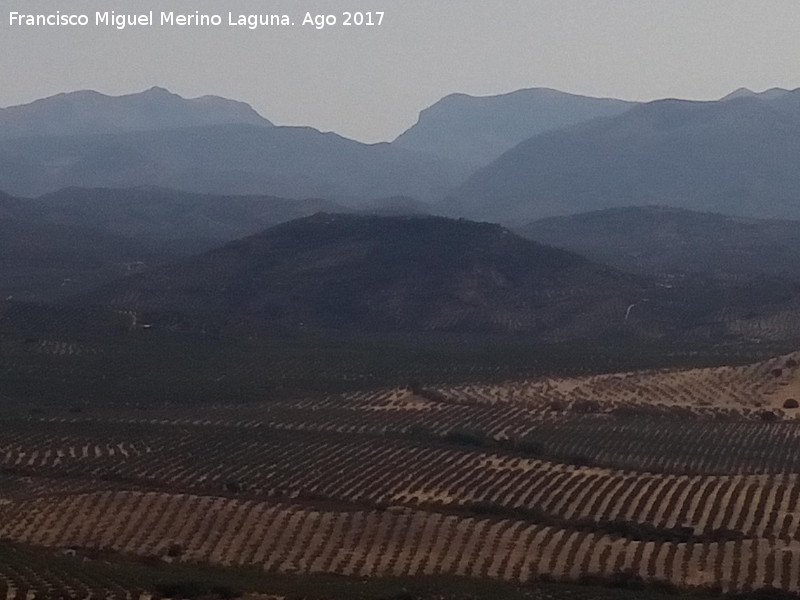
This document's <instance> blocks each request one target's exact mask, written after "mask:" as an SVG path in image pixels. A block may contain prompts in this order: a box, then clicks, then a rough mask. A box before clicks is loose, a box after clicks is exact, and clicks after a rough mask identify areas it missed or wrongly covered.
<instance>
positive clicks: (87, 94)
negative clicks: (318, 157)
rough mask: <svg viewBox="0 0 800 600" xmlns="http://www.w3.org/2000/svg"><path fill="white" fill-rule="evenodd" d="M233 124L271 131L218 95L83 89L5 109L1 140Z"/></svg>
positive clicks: (256, 116) (1, 118)
mask: <svg viewBox="0 0 800 600" xmlns="http://www.w3.org/2000/svg"><path fill="white" fill-rule="evenodd" d="M232 123H239V124H246V125H255V126H260V127H271V126H272V123H270V122H269V121H268V120H267V119H265V118H264V117H262V116H261V115H259V114H258V113H257V112H256V111H255V110H253V108H252V107H251V106H250V105H248V104H245V103H244V102H236V101H234V100H228V99H227V98H220V97H219V96H202V97H200V98H194V99H185V98H181V97H180V96H178V95H177V94H173V93H171V92H170V91H169V90H166V89H164V88H160V87H154V88H151V89H149V90H146V91H144V92H140V93H137V94H128V95H125V96H107V95H105V94H101V93H99V92H95V91H91V90H83V91H79V92H71V93H66V94H58V95H56V96H51V97H49V98H42V99H41V100H36V101H35V102H31V103H30V104H24V105H20V106H10V107H8V108H0V138H2V139H9V138H18V137H29V136H53V135H82V134H93V133H121V132H128V131H148V130H155V129H176V128H180V127H199V126H204V125H224V124H232Z"/></svg>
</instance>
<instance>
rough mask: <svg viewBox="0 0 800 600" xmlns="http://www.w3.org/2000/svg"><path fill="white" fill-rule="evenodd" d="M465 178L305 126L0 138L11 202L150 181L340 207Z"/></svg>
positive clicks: (430, 162) (423, 195) (417, 158)
mask: <svg viewBox="0 0 800 600" xmlns="http://www.w3.org/2000/svg"><path fill="white" fill-rule="evenodd" d="M469 172H470V169H468V168H467V167H464V166H461V165H457V164H454V163H451V162H447V161H444V160H441V159H436V158H432V157H430V156H427V155H420V154H418V153H415V152H412V151H409V150H405V149H403V148H398V147H394V146H391V145H390V144H373V145H368V144H361V143H359V142H355V141H353V140H349V139H346V138H343V137H341V136H338V135H336V134H333V133H320V132H319V131H317V130H315V129H311V128H308V127H263V126H255V125H241V124H234V125H213V126H206V127H185V128H182V129H172V130H161V131H138V132H125V133H113V134H97V135H73V136H58V137H28V138H21V139H14V140H6V141H0V189H3V190H5V191H7V192H10V193H12V194H14V195H17V196H38V195H41V194H46V193H49V192H53V191H56V190H58V189H61V188H64V187H73V186H74V187H115V188H124V187H135V186H142V185H154V186H160V187H167V188H172V189H179V190H185V191H190V192H200V193H212V194H269V195H273V196H282V197H285V198H308V197H317V198H329V199H333V200H342V201H345V202H357V201H364V200H371V199H373V198H380V197H387V196H411V197H415V198H420V199H430V198H433V197H437V196H441V195H442V194H444V193H445V192H446V191H447V190H448V189H450V188H451V187H452V186H455V185H457V184H459V183H460V182H461V181H463V180H464V178H466V176H467V175H468V174H469Z"/></svg>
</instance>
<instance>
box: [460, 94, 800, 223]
mask: <svg viewBox="0 0 800 600" xmlns="http://www.w3.org/2000/svg"><path fill="white" fill-rule="evenodd" d="M798 101H800V91H794V92H787V93H785V94H780V95H778V96H777V97H775V98H772V99H769V100H768V99H763V98H759V97H745V98H736V99H732V100H727V101H724V102H723V101H717V102H693V101H684V100H659V101H655V102H650V103H647V104H643V105H640V106H637V107H635V108H633V109H631V110H629V111H627V112H625V113H624V114H621V115H619V116H616V117H609V118H600V119H595V120H593V121H591V122H588V123H584V124H580V125H576V126H573V127H569V128H565V129H560V130H557V131H551V132H547V133H543V134H541V135H538V136H534V137H532V138H530V139H529V140H527V141H525V142H523V143H522V144H520V145H519V146H517V147H516V148H514V149H512V150H510V151H508V152H507V153H505V154H504V155H503V156H502V157H500V158H499V159H498V160H497V161H495V162H494V163H492V164H491V165H489V166H487V167H485V168H483V169H481V170H479V171H478V172H477V173H476V174H474V175H473V176H472V177H471V178H470V179H469V180H468V181H467V182H466V183H465V184H464V185H463V186H461V187H460V188H458V189H457V190H456V191H455V192H453V193H451V194H450V195H449V197H448V199H447V201H446V202H445V206H446V207H447V209H448V210H449V211H450V212H451V214H457V215H462V216H467V217H470V218H480V219H488V220H496V221H500V222H506V223H510V222H518V221H519V220H523V221H525V220H531V219H536V218H542V217H547V216H555V215H564V214H572V213H579V212H586V211H591V210H598V209H602V208H610V207H615V206H638V205H648V204H653V205H665V206H673V207H678V208H687V209H691V210H703V211H712V212H719V213H723V214H729V215H740V216H749V217H769V218H800V202H798V190H799V189H800V170H798V169H797V168H796V165H797V164H799V163H800V105H799V104H798Z"/></svg>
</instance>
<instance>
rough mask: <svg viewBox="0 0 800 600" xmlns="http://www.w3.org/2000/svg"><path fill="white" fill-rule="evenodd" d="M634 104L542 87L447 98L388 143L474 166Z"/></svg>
mask: <svg viewBox="0 0 800 600" xmlns="http://www.w3.org/2000/svg"><path fill="white" fill-rule="evenodd" d="M635 105H636V103H635V102H627V101H624V100H616V99H613V98H591V97H588V96H579V95H575V94H567V93H565V92H559V91H558V90H552V89H548V88H533V89H527V90H517V91H515V92H511V93H508V94H500V95H498V96H483V97H476V96H469V95H467V94H451V95H449V96H446V97H445V98H442V99H441V100H439V102H436V103H435V104H433V105H432V106H430V107H428V108H426V109H425V110H423V111H422V112H421V113H420V114H419V120H418V121H417V123H416V124H415V125H413V126H412V127H411V128H410V129H408V130H407V131H405V132H404V133H402V134H401V135H400V136H398V137H397V139H395V140H394V142H393V144H394V145H395V146H400V147H403V148H408V149H410V150H418V151H420V152H427V153H429V154H432V155H435V156H439V157H442V158H449V159H452V160H455V161H459V162H463V163H467V164H470V165H474V166H476V167H478V166H483V165H487V164H489V163H490V162H492V161H493V160H495V159H496V158H498V157H499V156H500V155H501V154H503V153H504V152H505V151H507V150H510V149H511V148H513V147H514V146H516V145H517V144H519V143H520V142H522V141H524V140H526V139H528V138H530V137H533V136H534V135H537V134H539V133H543V132H545V131H551V130H553V129H559V128H561V127H566V126H568V125H575V124H576V123H582V122H584V121H589V120H591V119H594V118H596V117H607V116H613V115H617V114H620V113H623V112H625V111H626V110H628V109H629V108H631V107H633V106H635Z"/></svg>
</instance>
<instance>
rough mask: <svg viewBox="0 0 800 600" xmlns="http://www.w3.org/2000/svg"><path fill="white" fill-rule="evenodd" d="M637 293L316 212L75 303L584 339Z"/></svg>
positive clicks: (427, 223) (576, 269)
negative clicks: (530, 332)
mask: <svg viewBox="0 0 800 600" xmlns="http://www.w3.org/2000/svg"><path fill="white" fill-rule="evenodd" d="M646 287H647V285H646V284H643V283H642V282H641V280H639V279H637V278H635V277H633V276H630V275H627V274H624V273H621V272H619V271H616V270H613V269H611V268H608V267H602V266H599V265H596V264H593V263H591V262H590V261H588V260H586V259H585V258H582V257H580V256H578V255H576V254H573V253H570V252H566V251H563V250H558V249H555V248H551V247H548V246H544V245H541V244H538V243H535V242H531V241H528V240H525V239H523V238H521V237H519V236H517V235H515V234H513V233H511V232H510V231H508V230H507V229H504V228H502V227H500V226H499V225H492V224H488V223H475V222H470V221H465V220H452V219H445V218H440V217H427V216H416V217H379V216H361V215H359V216H356V215H342V214H327V213H318V214H316V215H313V216H311V217H307V218H303V219H298V220H295V221H291V222H289V223H284V224H282V225H278V226H276V227H273V228H271V229H268V230H266V231H264V232H263V233H260V234H257V235H254V236H251V237H248V238H245V239H242V240H239V241H236V242H232V243H229V244H227V245H226V246H224V247H221V248H219V249H216V250H212V251H210V252H207V253H205V254H202V255H199V256H197V257H194V258H192V259H190V260H187V261H184V262H181V263H178V264H175V265H171V266H168V267H163V268H159V269H156V270H153V271H151V272H149V273H144V274H142V275H137V276H134V277H130V278H126V279H124V280H121V281H119V282H116V283H114V284H111V285H109V286H105V287H104V288H101V289H100V290H98V291H97V292H96V293H94V294H93V295H91V296H89V297H86V296H84V297H82V298H80V301H81V302H86V301H89V302H91V303H94V304H103V305H106V306H107V305H112V306H114V307H115V308H118V309H130V310H137V311H142V312H146V313H149V314H158V313H171V314H173V315H174V314H175V313H180V314H183V315H187V318H188V319H189V320H190V321H191V320H197V319H212V320H215V321H223V322H226V323H238V324H242V323H246V324H250V325H252V326H270V325H280V326H288V327H306V328H316V327H319V328H334V329H358V330H361V329H364V330H374V331H423V330H450V331H474V332H486V331H538V332H541V333H543V334H544V333H552V334H555V333H557V332H558V333H559V334H560V333H564V332H566V333H567V334H570V333H571V334H581V335H584V334H589V333H591V332H598V331H603V330H605V329H606V328H608V327H609V326H613V325H614V324H619V323H622V322H623V321H624V317H625V312H626V307H628V306H629V305H630V304H631V303H633V302H636V301H637V300H638V299H639V298H641V294H642V293H644V292H643V290H644V288H646Z"/></svg>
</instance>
